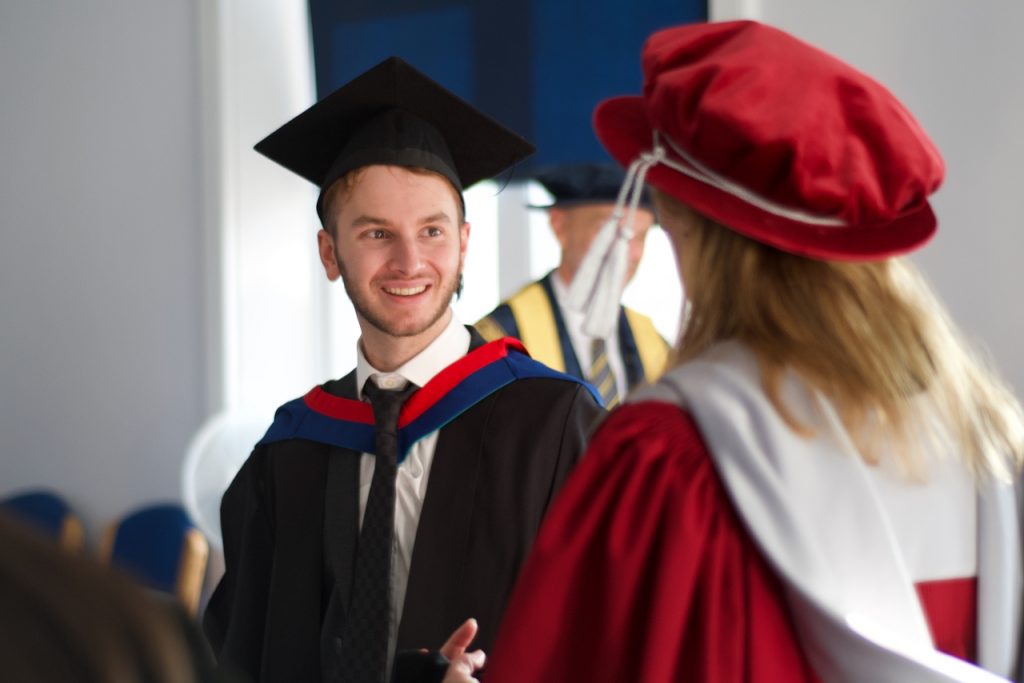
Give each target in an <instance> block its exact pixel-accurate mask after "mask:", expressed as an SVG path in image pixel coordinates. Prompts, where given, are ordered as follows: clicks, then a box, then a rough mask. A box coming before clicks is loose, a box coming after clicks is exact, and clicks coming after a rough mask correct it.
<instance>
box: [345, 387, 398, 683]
mask: <svg viewBox="0 0 1024 683" xmlns="http://www.w3.org/2000/svg"><path fill="white" fill-rule="evenodd" d="M416 389H417V387H416V385H415V384H413V383H412V382H409V383H408V384H407V385H406V387H405V388H404V389H400V390H391V389H382V388H380V387H378V386H377V385H376V383H375V382H373V381H368V382H367V383H366V386H365V387H364V388H363V393H364V394H365V395H366V397H367V398H369V399H370V404H371V405H372V406H373V416H374V420H375V422H376V439H375V441H376V449H375V450H376V463H375V464H374V468H373V480H372V481H371V483H370V495H369V496H368V497H367V499H366V510H365V512H364V513H363V526H362V529H361V530H360V532H359V543H358V545H357V546H356V561H355V570H354V572H353V575H352V595H351V599H350V600H349V608H348V613H347V614H346V615H345V626H344V629H343V630H342V635H341V671H342V680H344V681H347V682H348V683H384V676H385V671H387V653H388V635H389V625H390V619H391V599H392V597H391V546H392V543H393V542H394V535H395V474H396V473H397V471H398V464H397V462H398V413H399V412H400V411H401V409H402V404H403V403H404V402H405V399H406V398H408V396H409V395H410V394H411V393H412V392H414V391H416Z"/></svg>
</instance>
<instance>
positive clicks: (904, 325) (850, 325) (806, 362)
mask: <svg viewBox="0 0 1024 683" xmlns="http://www.w3.org/2000/svg"><path fill="white" fill-rule="evenodd" d="M658 199H659V208H661V209H662V211H663V212H665V213H666V215H668V216H669V217H672V216H675V218H677V219H680V218H681V219H682V220H683V221H686V220H687V219H689V224H690V225H691V226H692V230H693V232H692V233H691V235H690V239H689V242H690V243H689V244H688V246H687V250H688V252H689V253H686V254H681V255H680V258H681V259H684V260H685V261H686V272H687V277H688V284H689V285H692V287H690V290H692V291H688V292H687V293H688V295H689V299H690V301H689V311H688V315H689V318H688V320H687V321H686V323H685V328H684V330H683V332H682V336H681V338H680V341H679V344H678V348H677V351H676V362H677V363H683V362H686V361H687V360H690V359H692V358H694V357H695V356H697V355H699V354H700V353H702V352H703V351H704V350H705V349H707V348H708V347H709V346H711V345H712V344H714V343H716V342H719V341H724V340H726V339H736V340H738V341H740V342H742V343H743V344H745V345H746V346H747V347H748V348H750V349H751V350H752V351H753V353H754V354H755V355H756V357H757V359H758V363H759V366H760V368H761V375H762V384H763V387H764V390H765V392H766V393H767V395H768V397H769V400H770V401H771V403H772V405H773V406H774V407H775V409H776V410H777V411H778V412H779V414H780V415H781V416H782V418H783V419H784V420H785V421H786V422H787V424H788V425H789V426H790V427H791V428H792V429H793V430H794V431H795V432H797V433H801V434H805V435H808V434H809V433H810V430H809V428H808V427H807V426H806V425H802V424H800V423H799V422H798V421H797V420H796V419H795V418H794V417H793V415H792V414H791V412H790V411H788V410H787V408H786V406H785V405H784V403H783V401H782V399H781V396H780V391H781V380H782V378H783V376H784V374H785V373H786V371H787V370H793V371H795V372H796V373H797V374H798V375H799V376H800V377H801V378H802V379H803V380H804V381H805V382H807V383H808V384H809V385H810V386H811V387H812V388H814V389H815V390H817V391H820V392H821V393H823V394H824V395H826V396H827V397H828V398H829V399H830V400H831V402H832V403H833V405H834V406H835V408H836V410H837V412H838V414H839V416H840V419H841V420H842V421H843V423H844V425H845V427H846V428H847V430H848V431H849V433H850V435H851V436H852V437H853V439H854V442H855V443H856V445H857V446H858V448H859V449H860V452H861V454H862V456H863V457H864V458H865V459H866V460H868V461H869V462H870V461H874V460H876V459H877V458H876V455H877V450H876V446H877V445H878V444H880V443H883V442H885V441H890V440H893V439H895V441H896V443H897V445H898V446H899V448H897V449H894V452H895V453H896V454H897V459H898V460H899V464H900V465H901V466H903V467H904V468H905V471H908V472H912V473H920V472H921V467H920V465H921V463H920V461H919V457H918V456H919V455H920V453H921V450H922V449H921V443H922V437H924V438H941V435H940V429H944V430H946V431H945V433H948V434H951V435H952V437H953V438H954V440H955V442H956V443H957V444H958V445H959V447H960V452H961V455H962V457H963V459H964V461H965V463H966V464H967V465H968V466H969V467H970V468H971V470H972V471H973V472H974V473H975V474H976V475H980V474H982V473H989V474H993V475H995V476H997V477H1000V478H1008V477H1010V476H1011V474H1012V472H1013V471H1014V470H1015V469H1017V468H1019V467H1020V466H1021V462H1022V459H1024V414H1022V411H1021V406H1020V404H1019V403H1018V401H1017V400H1016V398H1015V397H1014V396H1013V394H1012V393H1011V392H1010V391H1009V390H1008V388H1007V387H1006V386H1005V385H1004V384H1003V382H1002V381H1001V380H1000V379H999V378H998V376H997V375H996V374H995V373H994V372H991V371H990V370H988V369H987V368H986V367H985V365H984V364H983V363H981V362H980V361H979V360H978V359H977V358H976V357H975V356H974V354H973V353H972V352H971V351H970V350H969V348H968V346H967V344H965V343H964V341H963V340H962V339H961V337H960V334H959V333H958V331H957V330H956V328H955V326H954V324H953V323H952V321H951V320H950V319H949V316H948V315H947V314H946V312H945V310H944V309H943V307H942V305H941V304H940V303H939V302H938V300H937V299H936V298H935V296H934V295H933V294H932V292H931V290H930V288H929V287H928V285H927V284H926V283H925V281H924V279H923V278H922V277H921V276H920V274H919V273H918V272H917V270H916V269H915V268H914V267H913V266H912V265H911V264H910V263H909V262H908V261H906V260H904V259H900V258H894V259H888V260H884V261H878V262H871V263H842V262H835V261H818V260H813V259H810V258H805V257H802V256H795V255H793V254H788V253H785V252H782V251H779V250H777V249H774V248H772V247H769V246H766V245H763V244H761V243H759V242H755V241H753V240H751V239H748V238H746V237H744V236H742V235H740V234H739V233H736V232H734V231H732V230H729V229H727V228H724V227H722V226H720V225H718V224H716V223H714V222H713V221H711V220H709V219H706V218H704V217H703V216H699V215H697V214H695V213H694V212H692V211H691V210H690V209H689V208H688V207H686V206H684V205H682V204H680V203H679V202H678V201H676V200H674V199H672V198H671V197H668V196H666V195H664V194H663V193H658ZM686 214H690V215H689V216H687V215H686ZM670 231H671V229H670ZM922 392H926V393H925V396H926V397H927V398H928V399H929V400H930V403H931V405H932V406H934V408H935V410H936V411H937V414H938V416H939V422H940V423H941V425H936V424H935V423H934V421H929V420H926V419H923V415H920V414H919V412H920V411H919V410H917V408H916V406H918V405H919V402H916V401H912V400H911V398H912V397H915V396H918V395H921V394H922Z"/></svg>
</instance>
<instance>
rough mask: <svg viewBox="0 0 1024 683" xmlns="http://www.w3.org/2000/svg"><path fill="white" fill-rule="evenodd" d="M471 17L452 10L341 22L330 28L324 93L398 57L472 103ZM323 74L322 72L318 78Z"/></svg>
mask: <svg viewBox="0 0 1024 683" xmlns="http://www.w3.org/2000/svg"><path fill="white" fill-rule="evenodd" d="M471 34H472V14H471V12H470V10H469V9H468V8H466V7H449V8H441V9H437V10H432V11H424V12H409V13H406V14H402V15H400V16H389V17H378V18H372V19H362V20H354V21H343V22H339V23H338V24H336V25H335V26H333V27H332V28H331V30H330V33H329V35H330V48H329V50H330V59H329V60H328V61H327V64H328V65H329V66H328V73H326V74H324V79H323V81H320V79H319V78H318V86H321V87H320V90H321V93H325V92H330V91H332V90H334V89H335V88H337V87H338V86H340V85H341V84H343V83H346V82H347V81H349V80H351V79H352V78H354V77H355V76H358V75H359V74H361V73H362V72H363V71H366V70H367V69H369V68H370V67H371V66H373V65H375V64H377V63H379V62H381V61H383V60H384V59H386V58H388V57H390V56H392V55H398V56H399V57H401V58H402V59H404V60H406V61H407V62H409V63H410V64H412V65H413V66H415V67H416V68H417V69H419V70H420V71H423V72H424V73H426V74H427V75H429V76H430V77H431V78H433V79H434V80H435V81H437V82H438V83H440V84H441V85H443V86H445V87H446V88H448V89H449V90H451V91H452V92H454V93H456V94H457V95H459V96H460V97H463V98H465V99H468V100H471V101H472V100H473V99H474V98H473V67H472V64H473V53H472V50H471V48H472V43H471V42H470V41H468V40H466V37H468V36H470V35H471ZM318 76H319V74H318Z"/></svg>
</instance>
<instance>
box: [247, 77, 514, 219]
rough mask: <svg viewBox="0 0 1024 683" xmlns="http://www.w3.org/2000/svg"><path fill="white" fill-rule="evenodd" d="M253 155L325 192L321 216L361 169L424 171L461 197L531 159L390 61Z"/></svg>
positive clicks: (500, 132) (503, 132) (491, 125)
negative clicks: (341, 182) (338, 185)
mask: <svg viewBox="0 0 1024 683" xmlns="http://www.w3.org/2000/svg"><path fill="white" fill-rule="evenodd" d="M256 151H257V152H260V153H261V154H264V155H265V156H267V157H269V158H270V159H272V160H274V161H276V162H277V163H279V164H281V165H282V166H284V167H285V168H287V169H288V170H290V171H292V172H294V173H297V174H298V175H300V176H302V177H303V178H305V179H307V180H309V181H310V182H312V183H314V184H316V185H318V186H320V198H319V199H318V200H317V212H318V213H319V212H320V211H321V208H322V207H321V203H322V201H323V196H324V192H325V190H326V189H327V188H328V187H329V186H330V185H331V184H332V183H333V182H334V181H335V180H337V179H339V178H341V177H342V176H344V175H345V174H346V173H348V172H349V171H351V170H353V169H356V168H360V167H362V166H369V165H372V164H386V165H394V166H419V167H423V168H427V169H430V170H432V171H436V172H437V173H440V174H441V175H443V176H444V177H446V178H448V180H450V181H451V183H452V185H454V186H455V189H456V190H458V191H459V192H462V190H463V189H464V188H466V187H469V186H470V185H472V184H473V183H476V182H478V181H480V180H484V179H486V178H491V177H493V176H495V175H497V174H499V173H501V172H502V171H504V170H505V169H507V168H509V167H510V166H512V165H513V164H515V163H517V162H518V161H520V160H522V159H524V158H526V157H527V156H529V155H530V154H532V153H533V151H534V147H533V145H531V144H530V143H529V142H527V141H526V140H525V139H524V138H522V137H521V136H519V135H517V134H516V133H513V132H512V131H510V130H508V129H507V128H505V127H504V126H502V125H501V124H500V123H498V122H497V121H495V120H494V119H492V118H490V117H488V116H486V115H485V114H483V113H482V112H481V111H479V110H478V109H476V108H475V107H473V106H472V105H470V104H469V103H468V102H466V101H464V100H462V99H461V98H459V97H458V96H456V95H455V94H453V93H451V92H450V91H448V90H446V89H445V88H444V87H442V86H441V85H439V84H437V83H436V82H434V81H433V80H431V79H430V78H428V77H427V76H426V75H424V74H423V73H421V72H420V71H417V70H416V69H414V68H413V67H412V66H410V65H409V64H407V63H406V62H405V61H403V60H402V59H400V58H398V57H390V58H388V59H386V60H384V61H383V62H381V63H380V64H378V65H377V66H375V67H373V68H372V69H370V70H369V71H366V72H364V73H363V74H361V75H359V76H357V77H356V78H354V79H353V80H351V81H349V82H348V83H346V84H345V85H343V86H341V87H340V88H338V89H337V90H335V91H334V92H333V93H331V94H330V95H328V96H327V97H325V98H323V99H322V100H320V101H319V102H317V103H316V104H314V105H313V106H312V107H310V108H309V109H307V110H306V111H304V112H302V113H301V114H299V115H298V116H296V117H295V118H293V119H292V120H291V121H289V122H288V123H286V124H284V125H283V126H281V127H280V128H278V129H277V130H276V131H274V132H273V133H271V134H270V135H268V136H267V137H265V138H264V139H263V140H261V141H260V142H258V143H257V144H256ZM321 218H323V216H322V215H321Z"/></svg>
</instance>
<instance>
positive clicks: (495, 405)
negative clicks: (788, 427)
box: [204, 332, 601, 681]
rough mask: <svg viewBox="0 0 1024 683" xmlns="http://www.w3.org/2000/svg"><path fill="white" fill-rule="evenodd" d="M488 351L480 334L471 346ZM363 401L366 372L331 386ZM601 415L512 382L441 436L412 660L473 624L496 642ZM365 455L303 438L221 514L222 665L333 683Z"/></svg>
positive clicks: (482, 638)
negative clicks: (536, 544)
mask: <svg viewBox="0 0 1024 683" xmlns="http://www.w3.org/2000/svg"><path fill="white" fill-rule="evenodd" d="M482 343H483V339H482V338H481V337H479V335H477V334H476V333H475V332H474V333H473V342H472V345H471V347H472V348H476V347H478V346H480V345H481V344H482ZM323 389H324V390H325V391H326V392H328V393H330V394H333V395H336V396H340V397H344V398H351V399H356V398H357V396H358V394H357V388H356V381H355V372H354V371H353V372H352V373H350V374H348V375H347V376H345V377H344V378H342V379H340V380H336V381H332V382H328V383H327V384H325V385H323ZM600 414H601V410H600V408H599V407H598V406H597V404H596V402H595V400H594V398H593V396H592V394H591V393H590V392H589V391H588V390H587V388H586V387H585V386H583V385H582V384H579V383H577V382H574V381H570V380H568V379H554V378H530V379H520V380H517V381H514V382H512V383H511V384H508V385H506V386H504V387H502V388H501V389H498V390H497V391H496V392H494V393H492V394H491V395H489V396H487V397H486V398H484V399H483V400H481V401H480V402H478V403H476V404H475V405H473V406H472V407H471V408H469V409H468V410H467V411H466V412H464V413H462V414H461V415H460V416H459V417H457V418H455V420H453V421H452V422H450V423H449V424H447V425H446V426H444V427H443V428H442V429H441V430H440V434H439V437H438V441H437V446H436V450H435V455H434V460H433V464H432V466H431V472H430V483H429V485H428V488H427V494H426V498H425V499H424V502H423V509H422V513H421V516H420V520H419V527H418V530H417V533H416V542H415V547H414V551H413V558H412V566H411V567H410V572H409V581H408V588H407V591H406V599H405V606H404V609H403V612H402V621H401V624H400V625H399V629H398V644H397V648H398V650H399V651H401V650H404V649H408V648H429V649H436V648H438V647H439V646H440V645H441V644H443V643H444V641H445V640H446V639H447V638H448V636H449V635H451V633H452V631H454V630H455V628H456V627H457V626H459V625H460V624H461V623H462V622H463V621H464V620H465V619H467V618H469V617H475V618H476V619H477V621H478V622H479V626H480V630H479V632H478V634H477V638H476V640H475V641H474V643H473V645H472V648H477V647H479V648H483V649H484V650H485V651H487V650H488V649H489V648H490V646H491V643H492V642H493V640H494V637H495V635H496V631H497V628H498V624H499V622H500V620H501V617H502V614H503V612H504V610H505V604H506V601H507V599H508V597H509V594H510V593H511V591H512V587H513V585H514V583H515V579H516V577H517V575H518V573H519V569H520V566H521V565H522V563H523V561H524V559H525V557H526V555H527V551H528V550H529V548H530V545H531V543H532V542H533V538H534V535H535V534H536V532H537V529H538V527H539V525H540V521H541V518H542V516H543V515H544V513H545V511H546V510H547V508H548V505H549V504H550V503H551V501H552V498H553V497H554V495H555V493H556V492H557V491H558V489H559V488H560V487H561V485H562V483H563V481H564V480H565V478H566V475H567V474H568V472H569V471H570V469H571V468H572V467H573V465H574V464H575V463H576V462H577V460H578V459H579V457H580V455H581V454H582V452H583V447H584V440H585V437H586V435H587V433H588V431H589V429H590V428H591V427H592V426H593V424H594V423H595V421H596V420H597V419H598V417H599V416H600ZM359 460H360V454H359V453H357V452H355V451H353V450H348V449H345V448H339V447H337V446H330V445H325V444H321V443H315V442H312V441H304V440H299V439H290V440H285V441H279V442H277V443H271V444H267V445H262V446H259V447H257V448H256V450H255V451H254V452H253V453H252V455H250V457H249V459H248V460H247V461H246V463H245V464H244V465H243V467H242V468H241V470H240V471H239V473H238V474H237V475H236V477H235V479H234V481H233V482H232V483H231V485H230V486H229V488H228V490H227V492H226V493H225V494H224V498H223V500H222V503H221V526H222V531H223V538H224V559H225V575H224V577H223V579H222V580H221V583H220V584H219V585H218V587H217V589H216V591H215V592H214V594H213V596H212V597H211V599H210V602H209V605H208V607H207V610H206V614H205V617H204V628H205V631H206V634H207V637H208V638H209V640H210V642H211V645H212V646H213V649H214V651H215V653H216V654H217V656H218V659H219V661H220V663H221V665H222V666H223V667H224V668H225V669H231V670H235V671H240V672H243V673H244V674H247V675H248V676H250V677H251V678H252V679H253V680H258V681H319V680H321V666H322V665H321V662H322V661H326V660H324V657H326V658H327V660H329V659H330V654H329V653H330V650H331V648H333V647H335V643H336V641H337V637H338V636H339V635H340V633H341V627H342V625H343V624H344V614H345V607H346V603H347V602H348V599H349V596H348V591H349V586H350V585H351V575H352V569H353V559H354V548H355V542H356V539H357V537H358V504H359V503H358V501H359V495H358V487H359Z"/></svg>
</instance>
